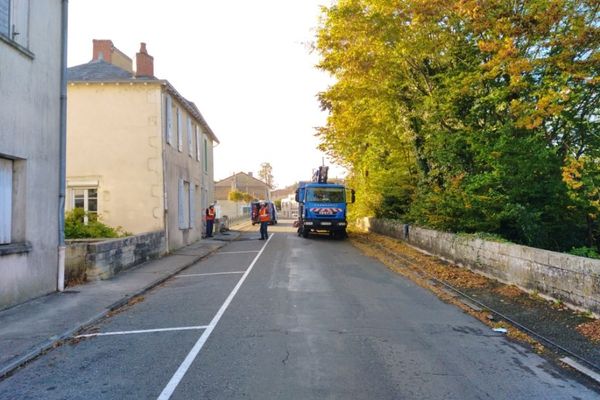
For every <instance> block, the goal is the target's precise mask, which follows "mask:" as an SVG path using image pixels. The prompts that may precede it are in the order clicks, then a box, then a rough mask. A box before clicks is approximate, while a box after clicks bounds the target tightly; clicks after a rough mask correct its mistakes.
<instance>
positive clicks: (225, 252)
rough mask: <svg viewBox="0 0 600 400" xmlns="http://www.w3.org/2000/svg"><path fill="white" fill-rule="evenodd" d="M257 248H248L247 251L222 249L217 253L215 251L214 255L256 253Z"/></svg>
mask: <svg viewBox="0 0 600 400" xmlns="http://www.w3.org/2000/svg"><path fill="white" fill-rule="evenodd" d="M258 252H259V250H248V251H223V252H219V253H215V255H216V256H218V255H220V254H245V253H258Z"/></svg>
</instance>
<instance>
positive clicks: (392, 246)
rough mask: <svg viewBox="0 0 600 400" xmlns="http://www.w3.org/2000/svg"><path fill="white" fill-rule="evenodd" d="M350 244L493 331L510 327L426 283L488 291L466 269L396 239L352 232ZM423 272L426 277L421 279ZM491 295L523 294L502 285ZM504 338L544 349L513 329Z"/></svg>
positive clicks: (488, 282) (487, 282)
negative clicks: (499, 293) (429, 278)
mask: <svg viewBox="0 0 600 400" xmlns="http://www.w3.org/2000/svg"><path fill="white" fill-rule="evenodd" d="M350 240H351V242H352V244H353V245H354V246H356V247H357V248H359V249H360V250H362V251H363V253H364V254H365V255H367V256H370V257H373V258H376V259H378V260H379V261H381V262H382V263H383V264H384V265H386V266H387V267H388V268H390V269H391V270H392V271H395V272H397V273H399V274H401V275H404V276H407V277H409V278H410V279H411V280H413V281H414V282H415V283H417V284H418V285H420V286H422V287H426V288H428V289H429V290H431V291H432V292H434V293H436V294H437V295H438V296H440V297H441V298H444V299H445V300H446V301H448V302H450V303H453V304H455V305H456V306H457V307H459V308H461V309H462V310H463V311H465V312H466V313H468V314H470V315H473V316H474V317H476V318H477V319H479V320H480V321H481V322H483V323H484V324H486V325H488V326H490V327H492V328H497V327H504V328H509V325H507V324H506V323H505V322H500V323H499V322H497V321H495V319H494V318H489V315H490V314H489V312H488V311H485V310H484V311H475V310H473V309H471V308H470V307H468V306H467V305H465V304H463V303H461V302H460V301H457V300H456V299H454V298H451V297H449V296H448V294H447V293H446V292H444V291H442V290H440V289H439V288H437V287H435V286H433V285H432V284H431V281H429V280H428V276H429V277H434V278H436V279H439V280H440V281H443V282H446V283H449V284H451V285H452V286H455V287H461V288H486V287H489V288H491V287H492V280H491V279H489V278H486V277H485V276H482V275H478V274H476V273H475V272H473V271H471V270H469V269H467V268H462V267H459V266H456V265H452V264H449V263H446V262H444V261H442V260H439V259H438V258H436V257H433V256H429V255H426V254H423V253H421V252H420V251H418V250H416V249H415V248H413V247H411V246H408V245H406V244H405V243H403V242H401V241H400V240H398V239H393V238H389V237H386V236H383V235H379V234H376V233H367V234H366V233H356V232H352V234H351V236H350ZM422 272H424V273H425V274H424V275H423V274H422ZM494 291H500V292H501V294H504V295H506V296H508V297H510V298H514V297H517V296H521V295H522V294H523V292H522V291H521V290H520V289H519V288H517V287H516V286H514V285H501V286H500V287H498V288H496V289H494ZM507 336H508V337H510V338H511V339H514V340H517V341H520V342H524V343H528V344H529V345H530V346H531V347H532V348H533V349H534V350H535V352H536V353H538V354H541V353H543V352H544V351H545V348H544V346H543V345H542V344H541V343H540V342H538V341H537V340H535V339H534V338H532V337H531V336H529V335H528V334H526V333H525V332H523V331H521V330H519V329H517V328H516V327H510V329H508V333H507Z"/></svg>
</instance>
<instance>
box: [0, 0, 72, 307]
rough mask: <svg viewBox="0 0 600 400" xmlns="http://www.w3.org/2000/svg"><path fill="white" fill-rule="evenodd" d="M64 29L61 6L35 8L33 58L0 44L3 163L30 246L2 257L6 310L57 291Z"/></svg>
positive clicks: (16, 238)
mask: <svg viewBox="0 0 600 400" xmlns="http://www.w3.org/2000/svg"><path fill="white" fill-rule="evenodd" d="M60 21H61V2H60V1H31V2H30V15H29V45H28V50H26V51H21V50H19V49H18V48H16V47H14V46H12V45H11V44H10V43H9V42H7V41H6V40H0V71H1V72H0V91H1V94H0V96H1V105H0V156H2V157H4V158H13V159H16V161H15V167H14V168H15V169H16V170H18V171H15V175H14V176H13V177H15V178H16V179H17V181H16V182H14V185H15V187H14V189H16V190H17V191H18V194H17V197H16V198H14V197H13V199H14V200H13V212H12V215H13V227H12V231H13V234H12V238H11V242H12V243H17V242H18V243H22V244H26V243H28V246H26V247H27V248H28V250H27V251H25V252H24V253H20V254H8V253H3V255H2V252H0V309H3V308H6V307H10V306H12V305H15V304H18V303H21V302H24V301H26V300H28V299H31V298H34V297H38V296H41V295H44V294H47V293H50V292H52V291H55V290H56V285H57V283H56V282H57V260H58V256H57V246H58V186H59V184H58V180H59V176H58V170H59V128H60V127H59V125H60V121H59V114H60V112H59V106H60V104H59V98H60V59H61V52H60V33H61V27H60ZM17 174H18V177H16V175H17ZM2 246H5V245H0V247H2Z"/></svg>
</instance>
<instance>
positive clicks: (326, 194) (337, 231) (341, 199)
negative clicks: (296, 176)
mask: <svg viewBox="0 0 600 400" xmlns="http://www.w3.org/2000/svg"><path fill="white" fill-rule="evenodd" d="M348 192H349V193H348ZM348 194H350V196H348ZM348 197H350V201H348ZM354 197H355V195H354V191H353V190H352V191H348V190H347V189H346V187H345V186H344V185H339V184H334V183H319V182H318V181H317V182H300V184H299V185H298V190H297V191H296V201H297V202H298V203H299V204H300V207H299V210H298V234H299V235H301V236H302V237H305V238H306V237H308V235H309V233H310V232H326V233H329V235H330V236H331V237H340V238H341V237H346V226H347V224H348V223H347V220H346V213H347V203H349V202H352V203H353V202H354Z"/></svg>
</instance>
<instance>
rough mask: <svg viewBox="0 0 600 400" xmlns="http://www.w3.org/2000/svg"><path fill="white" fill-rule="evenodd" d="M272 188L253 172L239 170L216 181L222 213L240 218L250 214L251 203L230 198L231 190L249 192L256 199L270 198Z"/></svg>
mask: <svg viewBox="0 0 600 400" xmlns="http://www.w3.org/2000/svg"><path fill="white" fill-rule="evenodd" d="M270 190H271V188H270V187H269V185H267V184H266V183H265V182H263V181H261V180H260V179H256V178H255V177H254V176H253V175H252V172H248V173H245V172H238V173H236V174H233V175H231V176H228V177H227V178H225V179H221V180H220V181H218V182H215V200H216V201H217V204H218V205H219V207H220V210H221V214H222V215H226V216H228V217H229V218H230V219H232V218H238V217H242V216H246V215H249V214H250V203H246V202H243V201H231V200H229V192H231V191H238V192H242V193H248V194H249V195H250V196H251V197H252V198H253V199H254V200H269V199H270Z"/></svg>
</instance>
